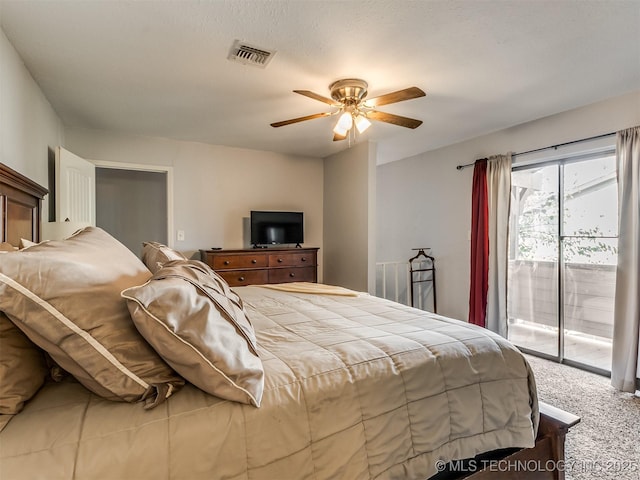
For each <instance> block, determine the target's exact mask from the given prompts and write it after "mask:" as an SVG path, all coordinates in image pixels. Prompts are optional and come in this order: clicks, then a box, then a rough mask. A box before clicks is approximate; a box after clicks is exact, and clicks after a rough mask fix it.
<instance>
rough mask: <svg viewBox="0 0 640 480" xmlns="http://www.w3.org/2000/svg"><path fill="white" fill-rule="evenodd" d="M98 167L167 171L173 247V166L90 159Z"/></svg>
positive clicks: (169, 234)
mask: <svg viewBox="0 0 640 480" xmlns="http://www.w3.org/2000/svg"><path fill="white" fill-rule="evenodd" d="M89 161H90V162H91V163H93V164H94V165H95V166H96V168H112V169H117V170H136V171H140V172H154V173H166V175H167V246H168V247H171V248H173V246H174V243H173V239H174V235H173V167H170V166H165V165H147V164H143V163H125V162H110V161H106V160H89Z"/></svg>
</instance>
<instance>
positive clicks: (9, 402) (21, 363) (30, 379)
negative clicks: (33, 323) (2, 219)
mask: <svg viewBox="0 0 640 480" xmlns="http://www.w3.org/2000/svg"><path fill="white" fill-rule="evenodd" d="M3 258H4V257H3ZM47 372H48V369H47V363H46V360H45V357H44V352H43V351H42V350H40V349H39V348H38V347H37V346H36V345H34V344H33V342H31V340H29V339H28V338H27V337H26V335H25V334H24V333H22V332H21V331H20V329H18V327H16V326H15V325H14V324H13V323H12V322H11V320H9V318H7V316H6V315H5V314H4V313H2V312H0V414H8V415H13V414H16V413H18V412H20V410H22V408H23V407H24V403H25V402H26V401H27V400H29V399H30V398H31V397H33V396H34V395H35V394H36V392H37V391H38V389H39V388H40V387H41V386H42V384H43V383H44V381H45V378H46V377H47Z"/></svg>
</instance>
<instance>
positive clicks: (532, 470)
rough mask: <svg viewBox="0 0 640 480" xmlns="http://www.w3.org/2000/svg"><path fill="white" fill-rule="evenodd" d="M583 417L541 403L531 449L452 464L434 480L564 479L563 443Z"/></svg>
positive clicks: (479, 456) (510, 451)
mask: <svg viewBox="0 0 640 480" xmlns="http://www.w3.org/2000/svg"><path fill="white" fill-rule="evenodd" d="M578 422H580V417H578V416H576V415H573V414H571V413H568V412H565V411H564V410H561V409H559V408H556V407H553V406H551V405H547V404H546V403H542V402H540V425H539V427H538V436H537V438H536V444H535V446H534V447H532V448H524V449H509V450H501V451H497V452H489V453H487V454H482V455H478V456H477V457H475V458H473V459H468V460H464V461H461V462H452V464H450V466H449V468H447V470H446V471H443V472H440V473H439V474H437V475H436V476H435V477H433V480H454V479H467V480H564V478H565V475H564V473H565V457H564V441H565V437H566V435H567V432H568V431H569V429H570V428H571V427H573V426H574V425H575V424H577V423H578Z"/></svg>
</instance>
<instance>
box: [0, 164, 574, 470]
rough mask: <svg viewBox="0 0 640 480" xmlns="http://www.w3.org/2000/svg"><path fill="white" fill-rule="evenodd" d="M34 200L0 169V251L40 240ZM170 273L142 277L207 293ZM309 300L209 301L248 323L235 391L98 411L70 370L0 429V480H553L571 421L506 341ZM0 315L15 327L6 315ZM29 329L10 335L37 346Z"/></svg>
mask: <svg viewBox="0 0 640 480" xmlns="http://www.w3.org/2000/svg"><path fill="white" fill-rule="evenodd" d="M45 193H46V190H45V189H43V188H42V187H38V186H37V185H36V184H34V183H33V182H31V181H30V180H29V179H27V178H25V177H23V176H22V175H20V174H18V173H17V172H14V171H12V170H11V169H8V168H6V167H4V166H2V167H0V206H2V218H3V223H2V236H1V237H0V238H1V240H2V241H3V242H7V243H11V244H14V245H17V244H18V242H19V241H20V238H26V239H27V240H31V241H33V242H37V241H38V240H39V218H40V202H41V199H42V197H43V195H44V194H45ZM16 205H17V206H16ZM27 212H28V215H27ZM27 218H28V219H29V221H28V222H27V223H25V219H27ZM97 235H98V236H100V235H102V233H100V234H97ZM100 238H102V237H100ZM37 248H38V247H37V246H36V249H37ZM42 248H44V247H42ZM52 248H53V247H52ZM6 255H24V254H23V253H9V254H5V257H4V258H5V259H7V258H9V257H7V256H6ZM16 258H17V257H16ZM2 261H3V257H2V256H0V262H2ZM181 262H183V260H182V259H177V260H175V261H174V262H168V263H167V264H166V265H168V267H167V266H165V267H163V268H165V269H166V268H169V267H171V268H175V269H178V273H180V270H179V269H184V268H186V267H188V268H189V269H190V270H189V271H188V272H186V273H184V274H182V273H180V274H178V273H175V274H172V275H165V276H164V277H162V275H160V273H157V272H156V273H155V274H154V275H153V277H152V278H151V280H148V281H147V283H149V282H152V281H153V280H154V279H156V277H158V279H159V280H167V279H172V281H178V280H180V281H183V280H184V279H185V278H186V277H188V276H189V275H193V276H194V278H195V277H196V276H200V277H203V276H204V277H205V280H202V281H203V282H208V281H211V279H210V278H209V277H207V272H206V271H204V270H203V268H204V266H202V267H201V266H198V265H196V264H195V263H193V262H192V264H189V265H186V266H185V264H184V262H183V263H181ZM5 263H7V262H5ZM173 263H175V264H176V265H175V266H172V264H173ZM196 263H197V262H196ZM159 266H160V264H159ZM3 268H4V267H3ZM85 270H86V268H85ZM163 271H164V270H160V272H163ZM78 274H79V275H80V273H78ZM151 275H152V274H151V273H148V277H151ZM180 275H183V276H182V277H181V276H180ZM145 278H146V277H145ZM176 279H178V280H176ZM7 282H9V280H7ZM0 283H2V282H0ZM147 283H145V284H144V285H147ZM182 283H183V284H184V283H185V282H184V281H183V282H182ZM186 283H187V284H188V286H192V284H194V281H193V279H190V280H189V281H188V282H186ZM137 288H139V287H133V288H132V289H129V290H125V292H131V293H129V294H125V293H124V292H123V294H122V295H123V300H122V301H123V302H124V301H125V299H126V300H127V302H128V305H129V310H130V311H131V316H132V318H137V317H136V315H139V314H140V312H139V310H140V307H139V305H138V304H137V303H136V302H135V301H133V300H134V299H136V298H137V299H138V303H140V302H141V301H139V299H140V298H141V297H140V295H138V297H136V294H137V293H139V292H138V290H136V289H137ZM221 288H223V287H221ZM319 288H320V291H318V292H316V293H305V292H304V291H302V292H300V291H299V292H287V291H283V290H279V289H275V288H266V287H261V286H251V287H240V288H236V289H234V290H233V291H230V290H226V291H224V292H226V293H225V294H224V295H222V296H221V297H220V298H209V300H215V302H214V303H216V305H218V306H219V305H220V304H221V303H224V302H229V303H228V305H229V307H228V308H229V309H235V310H236V313H238V312H240V310H241V311H242V312H245V313H246V318H247V319H248V320H250V326H249V327H250V328H249V327H247V326H246V325H245V326H243V325H238V324H236V330H237V331H238V332H240V333H243V332H242V331H243V329H246V330H247V332H248V333H246V332H245V333H243V335H241V337H242V338H241V342H242V343H243V345H245V346H246V345H249V347H251V346H252V345H253V346H255V350H256V352H255V353H256V355H255V357H256V358H258V357H259V361H260V367H261V368H262V373H261V374H260V375H258V373H257V367H256V368H255V369H254V370H252V373H250V374H247V375H245V376H244V377H243V375H244V373H241V374H236V373H233V372H232V373H230V374H229V376H230V378H236V377H237V378H241V381H246V382H248V383H246V384H247V385H249V386H248V387H247V388H246V389H239V390H238V389H236V390H234V391H231V392H228V391H224V392H222V393H220V395H221V396H216V395H211V394H209V393H206V391H205V390H207V387H208V385H207V384H206V382H207V381H208V379H207V378H203V377H202V376H200V377H198V375H195V376H194V377H190V376H189V377H187V376H185V375H184V374H183V376H185V378H189V379H192V380H191V381H187V382H184V380H182V379H181V378H179V376H177V375H176V376H175V377H170V374H168V373H163V372H160V373H158V372H157V371H156V372H155V373H154V375H155V377H154V378H158V377H159V376H162V375H164V377H163V381H162V382H160V381H157V384H158V385H160V384H162V386H163V387H162V388H160V387H157V388H156V389H155V390H154V393H153V395H151V396H149V395H148V390H150V387H149V385H147V387H148V388H147V392H146V393H145V394H144V395H143V396H142V397H140V398H141V399H142V398H143V397H145V398H146V400H147V403H145V402H142V401H133V400H132V398H134V397H131V398H129V397H127V398H124V396H121V398H119V399H120V400H127V401H113V400H114V399H113V398H111V399H109V398H110V394H109V392H106V391H104V392H103V391H102V390H101V387H100V386H95V385H94V384H92V383H91V379H88V378H85V377H84V373H83V372H80V373H79V374H78V375H74V376H72V375H66V376H64V378H62V380H61V381H57V382H54V381H47V382H45V383H44V385H43V386H42V387H41V388H39V389H38V391H37V393H36V394H35V396H34V397H33V398H32V399H30V400H29V401H27V402H26V403H25V405H24V408H23V409H22V411H20V412H19V413H17V414H15V415H2V416H1V417H4V419H3V420H2V424H3V425H4V428H3V429H2V431H1V432H0V477H1V478H11V479H14V478H25V479H26V478H29V479H31V478H48V479H49V478H65V479H72V478H73V479H76V478H77V479H85V478H86V479H94V478H95V479H138V478H140V479H142V478H154V479H158V478H170V479H192V478H208V479H288V478H291V479H338V478H343V479H374V478H375V479H426V478H434V479H442V478H462V477H468V478H476V479H481V478H492V479H497V478H532V479H533V478H545V479H546V478H548V479H562V478H564V474H563V471H562V468H558V466H561V463H559V462H560V461H561V460H563V458H564V457H563V455H564V437H565V435H566V433H567V431H568V429H569V428H570V427H571V426H572V425H573V424H575V423H576V422H577V421H578V419H577V418H576V417H574V416H572V415H570V414H566V413H565V412H562V411H559V410H557V409H554V408H553V407H550V406H547V405H543V404H539V402H538V399H537V396H536V390H535V380H534V378H533V375H532V373H531V370H530V368H529V366H528V364H527V362H526V360H525V358H524V357H523V356H522V355H521V354H520V352H519V351H518V350H517V349H516V348H515V347H513V346H512V345H511V344H510V343H509V342H507V341H505V340H504V339H502V338H501V337H499V336H497V335H495V334H493V333H491V332H488V331H486V330H484V329H481V328H479V327H476V326H474V325H469V324H467V323H464V322H460V321H457V320H453V319H449V318H446V317H442V316H438V315H434V314H430V313H427V312H423V311H420V310H417V309H413V308H410V307H406V306H403V305H399V304H396V303H393V302H389V301H386V300H383V299H380V298H376V297H374V296H370V295H367V294H357V293H353V292H349V291H343V290H339V291H335V290H331V289H330V288H329V287H327V288H328V289H327V290H325V291H322V288H323V287H322V286H320V287H319ZM7 291H8V290H5V296H6V295H7V294H6V292H7ZM158 291H161V289H159V290H158ZM154 292H155V291H154ZM224 292H223V293H224ZM156 293H157V292H156ZM127 295H128V296H127ZM134 297H135V298H134ZM159 298H160V299H162V298H166V296H165V297H162V296H161V297H159ZM64 300H65V299H63V301H64ZM205 300H207V299H206V298H205ZM96 301H99V300H96ZM200 301H201V299H196V300H193V301H190V302H191V303H192V304H193V305H195V304H196V303H197V302H200ZM207 301H208V300H207ZM173 303H175V302H173ZM140 304H141V303H140ZM188 304H189V302H187V305H186V307H185V308H188V307H189V305H188ZM0 305H1V304H0ZM3 308H4V309H5V310H11V311H10V314H11V315H9V318H10V319H11V320H12V321H15V322H17V321H18V320H17V319H16V316H19V315H18V313H19V312H18V311H17V310H12V309H13V308H14V306H13V304H11V305H10V304H8V303H6V302H5V304H4V307H3ZM0 310H1V309H0ZM242 312H240V314H241V313H242ZM147 313H148V312H147ZM148 318H149V316H148V317H147V320H148ZM151 318H155V317H154V316H153V315H151ZM29 321H30V320H29ZM29 321H28V320H25V323H24V324H21V325H22V327H23V328H24V330H25V332H27V333H28V334H29V335H28V336H29V337H30V338H33V339H38V340H41V338H40V337H39V336H38V335H36V334H34V333H33V332H32V331H31V330H30V329H31V328H32V327H33V323H29ZM17 324H18V323H17ZM136 326H137V328H138V329H139V330H140V331H141V332H143V328H142V327H141V325H140V323H136ZM249 329H251V331H250V332H249ZM252 335H255V337H252ZM145 338H147V339H149V338H148V337H146V336H145ZM149 340H150V339H149ZM150 341H151V340H150ZM161 344H162V341H159V343H158V344H157V345H156V344H154V348H156V350H158V351H160V349H161V348H162V347H163V345H161ZM136 348H137V347H136ZM145 348H147V347H145ZM133 349H135V348H133ZM128 350H132V348H128ZM172 350H174V348H173V347H171V348H169V349H168V351H165V353H166V355H168V356H170V355H171V354H172ZM249 350H251V348H249ZM59 353H60V352H58V351H56V350H55V349H53V354H52V356H54V355H56V354H59ZM249 354H250V352H249ZM114 355H115V354H114ZM243 355H245V356H246V355H247V353H246V351H245V353H243ZM252 358H253V357H252ZM55 359H56V360H59V359H62V361H59V362H58V363H59V364H60V366H62V367H63V368H65V367H68V369H69V370H70V371H71V370H72V368H73V367H74V365H72V363H65V361H66V360H65V359H64V357H60V356H57V357H55ZM165 359H166V357H165ZM253 360H255V359H253ZM253 360H252V361H253ZM167 362H169V363H170V364H171V365H172V366H174V363H173V359H171V360H167ZM230 362H231V363H233V360H231V361H230ZM176 366H177V364H176ZM172 373H174V372H172ZM233 375H236V376H235V377H234V376H233ZM169 377H170V378H169ZM249 377H250V378H249ZM176 378H178V380H176ZM228 380H229V378H226V380H225V379H224V378H223V379H221V381H223V382H224V381H228ZM200 382H205V386H202V384H201V383H200ZM149 383H150V384H152V385H156V383H154V382H149ZM182 384H184V385H182ZM195 384H197V385H199V386H200V387H201V388H198V387H196V386H195ZM145 385H146V384H145ZM133 387H138V388H139V387H140V386H139V385H133ZM133 387H131V388H133ZM240 390H241V391H240ZM255 392H258V393H257V394H256V393H255ZM238 395H240V396H238ZM149 397H151V398H149ZM136 398H137V397H136ZM149 399H151V402H150V404H149V402H148V400H149ZM232 399H233V400H232ZM258 405H259V406H258ZM150 406H151V407H153V408H148V407H150ZM145 407H147V408H145ZM539 407H540V408H539ZM463 460H464V461H463ZM500 462H503V463H500ZM532 462H533V463H532Z"/></svg>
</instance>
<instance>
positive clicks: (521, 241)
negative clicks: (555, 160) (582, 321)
mask: <svg viewBox="0 0 640 480" xmlns="http://www.w3.org/2000/svg"><path fill="white" fill-rule="evenodd" d="M558 169H559V166H558V165H548V166H541V167H537V168H529V169H526V170H519V171H514V172H513V173H512V176H511V183H512V187H511V217H510V226H509V228H510V234H509V268H508V279H507V289H508V292H509V294H508V306H507V315H508V321H509V329H508V331H509V335H508V337H509V340H511V341H512V342H513V343H515V344H516V345H518V346H521V347H524V348H528V349H531V350H535V351H538V352H542V353H546V354H548V355H552V356H554V357H558V356H559V355H560V352H559V345H560V340H559V331H560V330H559V328H558V325H559V320H558V319H559V316H558V315H559V310H558V268H559V261H558V260H559V257H558V251H559V246H558V238H559V230H560V229H559V218H558V211H559V204H558V202H559V197H558V189H559V188H558V185H559V182H558Z"/></svg>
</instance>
